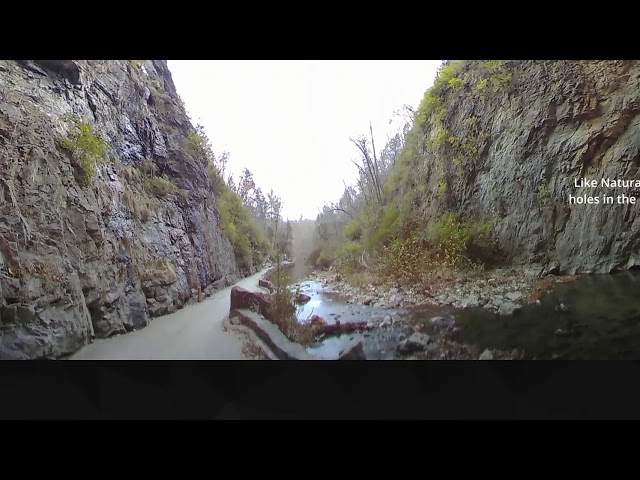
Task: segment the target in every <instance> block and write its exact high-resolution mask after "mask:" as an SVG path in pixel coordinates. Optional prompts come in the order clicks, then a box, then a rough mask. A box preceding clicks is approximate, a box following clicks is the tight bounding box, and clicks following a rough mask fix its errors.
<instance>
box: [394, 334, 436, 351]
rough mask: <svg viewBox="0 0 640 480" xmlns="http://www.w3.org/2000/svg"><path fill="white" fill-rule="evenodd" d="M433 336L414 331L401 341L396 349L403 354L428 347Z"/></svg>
mask: <svg viewBox="0 0 640 480" xmlns="http://www.w3.org/2000/svg"><path fill="white" fill-rule="evenodd" d="M430 340H431V337H429V335H427V334H424V333H419V332H414V333H412V334H411V335H410V336H409V338H407V339H405V340H403V341H402V342H400V344H399V345H398V346H397V347H396V351H397V352H398V353H400V354H402V355H407V354H412V353H415V352H418V351H422V350H424V349H425V348H427V345H428V344H429V341H430Z"/></svg>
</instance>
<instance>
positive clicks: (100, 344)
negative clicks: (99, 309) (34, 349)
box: [71, 270, 265, 360]
mask: <svg viewBox="0 0 640 480" xmlns="http://www.w3.org/2000/svg"><path fill="white" fill-rule="evenodd" d="M264 272H265V271H264V270H263V271H261V272H259V273H256V274H255V275H253V276H251V277H247V278H245V279H243V280H241V281H239V282H238V283H236V285H238V286H241V287H249V288H250V287H253V286H255V285H257V283H258V279H259V278H260V277H261V275H262V274H264ZM230 292H231V287H227V288H225V289H223V290H220V291H219V292H216V293H215V294H213V295H212V296H211V297H209V298H207V299H206V300H204V301H203V302H201V303H196V304H194V305H189V306H187V307H185V308H183V309H182V310H178V311H177V312H175V313H172V314H169V315H164V316H162V317H157V318H154V319H153V320H151V323H150V324H149V325H147V326H146V327H145V328H143V329H142V330H138V331H135V332H131V333H127V334H125V335H121V336H118V337H113V338H107V339H103V340H96V341H95V342H94V343H92V344H91V345H87V346H86V347H84V348H82V349H81V350H79V351H78V352H76V353H75V354H74V355H73V356H72V357H71V359H72V360H249V359H251V357H250V355H248V354H247V353H245V352H246V351H247V348H246V347H248V346H247V345H246V344H247V343H248V339H247V338H246V337H245V336H243V335H242V334H240V333H236V332H232V331H225V330H224V329H223V327H222V322H223V320H224V319H225V318H226V317H227V315H228V313H229V305H230Z"/></svg>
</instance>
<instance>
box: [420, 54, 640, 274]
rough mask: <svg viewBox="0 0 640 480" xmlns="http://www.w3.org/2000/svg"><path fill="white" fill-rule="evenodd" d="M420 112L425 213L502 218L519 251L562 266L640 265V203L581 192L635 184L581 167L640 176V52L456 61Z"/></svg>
mask: <svg viewBox="0 0 640 480" xmlns="http://www.w3.org/2000/svg"><path fill="white" fill-rule="evenodd" d="M443 73H444V74H445V75H444V76H442V75H441V77H442V78H440V79H439V81H436V88H435V90H432V92H431V93H430V94H429V93H428V94H427V96H425V101H424V102H423V104H422V105H421V109H420V112H419V116H418V117H420V115H422V118H421V119H419V122H421V123H419V125H420V126H421V128H420V133H421V134H422V135H423V136H424V137H423V140H422V141H421V148H422V151H421V154H420V155H419V157H420V158H421V159H422V160H421V161H420V162H416V163H414V164H413V168H414V172H415V175H414V176H413V178H415V182H414V185H413V188H416V189H418V187H417V186H416V185H418V183H419V184H421V185H422V186H421V187H420V188H422V189H424V190H427V191H428V195H424V196H423V198H422V201H421V203H420V206H421V207H422V208H423V213H424V215H425V216H426V217H437V216H438V215H439V214H441V213H442V211H443V210H457V211H460V212H462V213H465V214H469V215H474V216H476V217H484V218H491V219H492V220H493V221H494V225H495V232H496V235H497V239H498V241H499V244H500V247H501V249H502V251H503V253H504V254H505V255H506V257H507V258H509V259H511V260H513V261H515V262H523V263H537V264H540V265H542V266H544V268H545V269H546V270H547V271H556V272H558V273H569V274H572V273H576V272H598V273H605V272H612V271H615V270H619V269H626V268H632V267H635V266H640V217H639V216H638V213H637V212H638V208H640V207H639V206H638V205H630V204H627V205H622V204H614V205H603V204H602V203H600V204H591V205H588V204H582V205H577V204H570V203H569V197H570V195H571V196H582V195H588V196H601V195H603V194H607V195H612V196H617V195H619V194H620V193H627V194H633V192H630V190H633V189H630V188H607V187H604V188H601V187H598V188H583V187H576V186H575V185H574V179H580V178H588V179H595V180H597V181H598V183H600V180H601V179H602V178H607V179H635V178H640V176H639V175H638V169H639V166H640V117H639V116H638V114H639V113H640V62H637V61H499V62H498V61H468V62H451V64H450V67H449V68H448V69H447V71H444V70H443Z"/></svg>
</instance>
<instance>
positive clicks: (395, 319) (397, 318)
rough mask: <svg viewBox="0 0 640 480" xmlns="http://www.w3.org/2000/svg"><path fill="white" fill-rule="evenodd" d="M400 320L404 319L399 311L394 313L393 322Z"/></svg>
mask: <svg viewBox="0 0 640 480" xmlns="http://www.w3.org/2000/svg"><path fill="white" fill-rule="evenodd" d="M400 320H402V318H401V317H400V315H398V314H397V313H394V314H393V315H391V323H397V322H399V321H400Z"/></svg>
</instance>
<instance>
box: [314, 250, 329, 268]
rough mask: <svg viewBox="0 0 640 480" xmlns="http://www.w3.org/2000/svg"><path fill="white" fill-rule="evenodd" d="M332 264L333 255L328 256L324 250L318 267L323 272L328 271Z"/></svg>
mask: <svg viewBox="0 0 640 480" xmlns="http://www.w3.org/2000/svg"><path fill="white" fill-rule="evenodd" d="M331 263H332V261H331V255H330V254H328V253H327V252H326V251H325V250H322V251H321V252H320V256H319V257H318V260H317V262H316V266H317V267H318V268H320V269H322V270H326V269H328V268H329V267H330V266H331Z"/></svg>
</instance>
